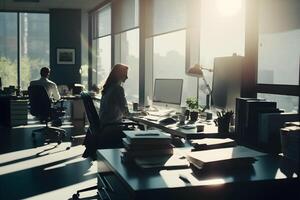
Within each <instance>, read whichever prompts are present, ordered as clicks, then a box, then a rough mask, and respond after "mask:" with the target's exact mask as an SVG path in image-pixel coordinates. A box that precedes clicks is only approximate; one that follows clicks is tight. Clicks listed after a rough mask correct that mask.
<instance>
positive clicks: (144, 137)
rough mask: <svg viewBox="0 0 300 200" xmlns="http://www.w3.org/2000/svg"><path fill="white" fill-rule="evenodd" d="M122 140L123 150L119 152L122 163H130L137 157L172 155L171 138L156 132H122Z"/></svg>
mask: <svg viewBox="0 0 300 200" xmlns="http://www.w3.org/2000/svg"><path fill="white" fill-rule="evenodd" d="M124 133H125V135H126V138H123V144H124V147H125V149H122V150H121V156H122V157H121V158H122V160H123V161H130V160H133V159H135V158H137V157H149V156H161V155H172V154H173V146H172V145H171V136H170V135H168V134H166V133H164V132H161V131H158V130H149V131H124Z"/></svg>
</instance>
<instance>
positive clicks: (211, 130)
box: [130, 117, 228, 139]
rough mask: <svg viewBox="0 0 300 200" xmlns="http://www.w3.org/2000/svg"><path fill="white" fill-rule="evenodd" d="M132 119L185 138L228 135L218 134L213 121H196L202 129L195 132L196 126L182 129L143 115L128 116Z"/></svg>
mask: <svg viewBox="0 0 300 200" xmlns="http://www.w3.org/2000/svg"><path fill="white" fill-rule="evenodd" d="M130 119H131V120H132V121H136V122H139V123H142V124H145V125H147V126H150V127H155V128H158V129H161V130H162V131H165V132H167V133H170V134H171V135H175V136H178V137H182V138H185V139H201V138H209V137H214V138H215V137H220V138H224V137H228V135H224V134H218V127H217V126H216V125H215V124H214V123H213V122H209V123H207V122H203V123H196V124H195V125H197V124H202V125H204V130H203V131H202V132H197V129H196V128H192V129H184V128H181V126H180V125H179V123H176V124H171V125H163V124H160V123H159V122H158V121H151V120H148V119H146V118H144V117H132V118H130Z"/></svg>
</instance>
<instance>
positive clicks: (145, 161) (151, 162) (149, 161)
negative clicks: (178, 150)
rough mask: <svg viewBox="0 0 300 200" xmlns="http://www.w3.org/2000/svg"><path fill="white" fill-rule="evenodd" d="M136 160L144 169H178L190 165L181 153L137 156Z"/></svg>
mask: <svg viewBox="0 0 300 200" xmlns="http://www.w3.org/2000/svg"><path fill="white" fill-rule="evenodd" d="M134 162H135V164H136V165H137V166H139V167H140V168H142V169H152V168H160V169H178V168H187V167H189V163H188V161H187V160H186V159H182V158H181V157H180V156H179V155H176V154H174V155H166V156H153V157H142V158H135V159H134Z"/></svg>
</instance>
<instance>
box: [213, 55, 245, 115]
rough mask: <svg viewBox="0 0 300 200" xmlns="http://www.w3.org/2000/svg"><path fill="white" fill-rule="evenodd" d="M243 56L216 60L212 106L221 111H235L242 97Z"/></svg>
mask: <svg viewBox="0 0 300 200" xmlns="http://www.w3.org/2000/svg"><path fill="white" fill-rule="evenodd" d="M242 59H243V57H242V56H229V57H218V58H215V60H214V70H213V83H212V94H211V104H212V106H213V107H215V108H219V109H229V110H234V109H235V99H236V98H237V97H240V90H241V68H242Z"/></svg>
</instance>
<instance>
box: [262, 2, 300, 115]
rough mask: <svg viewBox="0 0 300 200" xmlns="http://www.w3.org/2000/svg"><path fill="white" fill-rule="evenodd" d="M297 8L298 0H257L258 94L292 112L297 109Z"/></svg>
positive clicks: (299, 63) (299, 56)
mask: <svg viewBox="0 0 300 200" xmlns="http://www.w3.org/2000/svg"><path fill="white" fill-rule="evenodd" d="M299 9H300V1H298V0H285V1H281V0H261V1H259V3H258V60H257V88H258V92H259V93H260V94H258V96H260V97H263V98H266V99H269V100H272V101H276V102H277V106H278V108H281V109H284V110H285V111H292V112H296V111H297V109H298V111H299V74H300V73H299V67H300V23H299V19H300V13H299ZM266 93H267V94H266Z"/></svg>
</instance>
